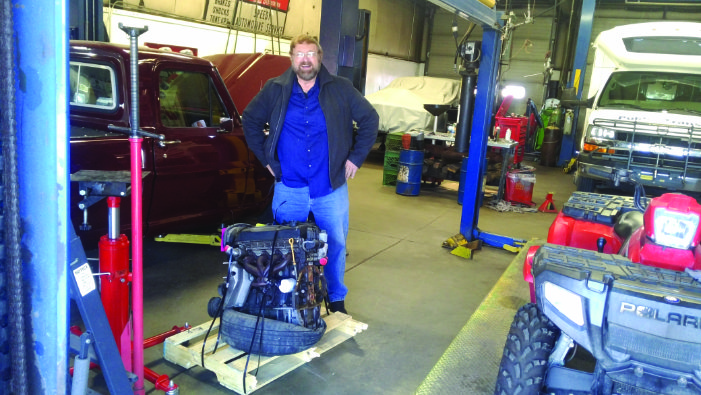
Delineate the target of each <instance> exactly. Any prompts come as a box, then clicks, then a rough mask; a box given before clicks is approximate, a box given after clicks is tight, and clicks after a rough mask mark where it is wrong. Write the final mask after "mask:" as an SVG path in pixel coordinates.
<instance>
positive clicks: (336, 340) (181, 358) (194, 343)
mask: <svg viewBox="0 0 701 395" xmlns="http://www.w3.org/2000/svg"><path fill="white" fill-rule="evenodd" d="M324 321H326V332H325V333H324V336H322V338H321V340H319V342H318V343H317V344H316V345H315V346H314V347H311V348H309V349H307V350H304V351H302V352H299V353H297V354H292V355H282V356H275V357H264V356H258V355H251V357H250V358H246V357H247V355H248V354H247V353H246V352H244V351H241V350H238V349H235V348H233V347H230V346H229V345H228V344H226V343H225V342H223V341H222V340H220V341H219V346H218V347H217V350H216V353H213V351H214V346H215V343H216V338H217V333H218V331H219V320H217V322H216V323H215V324H214V326H213V327H212V330H211V332H210V334H209V337H208V338H207V342H206V346H205V355H204V368H205V369H207V370H210V371H212V372H214V373H215V374H216V375H217V380H218V381H219V384H221V385H223V386H224V387H226V388H228V389H230V390H233V391H236V392H237V393H239V394H242V393H244V389H243V374H244V370H245V371H246V390H245V393H246V394H249V393H251V392H253V391H255V390H256V389H258V388H261V387H263V386H264V385H266V384H268V383H270V382H272V381H273V380H275V379H277V378H278V377H281V376H283V375H285V374H286V373H288V372H290V371H292V370H294V369H296V368H298V367H299V366H301V365H303V364H305V363H307V362H309V361H311V360H312V359H314V358H316V357H318V356H320V355H321V354H323V353H324V352H326V351H328V350H330V349H331V348H333V347H335V346H337V345H339V344H341V343H342V342H344V341H345V340H348V339H350V338H351V337H353V336H355V335H357V334H358V333H360V332H362V331H364V330H365V329H367V327H368V325H367V324H364V323H362V322H358V321H355V320H354V319H352V318H351V317H350V316H349V315H345V314H342V313H333V314H331V315H328V316H326V317H324ZM210 325H211V322H206V323H204V324H201V325H199V326H196V327H193V328H191V329H189V330H187V331H185V332H181V333H178V334H177V335H174V336H171V337H169V338H167V339H166V340H165V342H164V346H163V356H164V357H165V359H166V360H167V361H169V362H172V363H175V364H177V365H180V366H182V367H184V368H186V369H189V368H191V367H193V366H202V356H201V353H202V343H203V341H204V337H205V335H206V334H207V330H208V329H209V326H210ZM259 358H260V359H259ZM247 359H248V368H247V369H246V366H245V365H246V360H247ZM259 361H260V365H259ZM258 366H260V367H261V368H260V370H259V371H258V374H257V375H256V376H253V375H252V374H251V373H250V372H252V371H255V370H256V368H258Z"/></svg>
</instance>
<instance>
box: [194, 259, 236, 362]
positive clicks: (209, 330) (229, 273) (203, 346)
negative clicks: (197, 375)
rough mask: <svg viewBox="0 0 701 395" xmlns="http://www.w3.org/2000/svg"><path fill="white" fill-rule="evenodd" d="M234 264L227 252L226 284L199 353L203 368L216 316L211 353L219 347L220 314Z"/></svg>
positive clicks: (222, 311) (220, 331) (222, 310)
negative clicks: (214, 337) (217, 323)
mask: <svg viewBox="0 0 701 395" xmlns="http://www.w3.org/2000/svg"><path fill="white" fill-rule="evenodd" d="M233 264H234V254H229V266H228V270H227V272H226V283H225V284H226V286H225V287H224V290H223V291H222V297H221V301H220V302H219V306H217V312H216V314H214V318H212V323H211V324H209V328H208V329H207V333H205V335H204V340H203V341H202V352H201V353H200V363H201V364H202V367H203V368H204V367H205V366H204V350H205V347H206V346H207V338H208V337H209V334H210V333H211V332H212V328H213V327H214V323H215V322H217V318H219V331H218V332H217V340H216V343H214V351H212V354H214V353H216V352H217V348H218V347H219V339H220V338H221V333H222V330H221V327H222V314H223V313H224V302H225V301H226V293H227V291H228V290H229V280H230V279H231V269H232V266H233Z"/></svg>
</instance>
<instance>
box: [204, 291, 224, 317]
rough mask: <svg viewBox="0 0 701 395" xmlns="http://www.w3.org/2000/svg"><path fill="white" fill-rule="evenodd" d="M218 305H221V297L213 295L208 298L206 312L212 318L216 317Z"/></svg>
mask: <svg viewBox="0 0 701 395" xmlns="http://www.w3.org/2000/svg"><path fill="white" fill-rule="evenodd" d="M219 305H221V298H219V297H216V296H215V297H213V298H211V299H209V302H208V303H207V314H209V316H210V317H212V318H214V317H216V316H217V313H218V312H219Z"/></svg>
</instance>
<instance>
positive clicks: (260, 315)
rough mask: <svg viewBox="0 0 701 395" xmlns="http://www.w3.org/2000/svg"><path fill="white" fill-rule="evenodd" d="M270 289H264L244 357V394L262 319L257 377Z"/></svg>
mask: <svg viewBox="0 0 701 395" xmlns="http://www.w3.org/2000/svg"><path fill="white" fill-rule="evenodd" d="M269 289H270V287H269V286H267V287H265V290H264V291H263V297H262V298H261V303H260V309H259V311H258V317H257V318H256V326H255V327H254V328H253V336H251V345H250V347H248V354H247V355H246V364H245V365H244V367H243V375H242V377H243V393H244V394H245V393H246V373H248V363H249V362H250V360H251V352H253V345H254V344H255V343H256V333H258V324H259V323H260V322H261V319H262V325H261V326H260V337H259V344H258V350H259V352H258V364H257V365H256V376H257V375H258V368H260V350H262V349H263V333H264V332H265V316H264V309H265V302H266V299H267V297H268V290H269Z"/></svg>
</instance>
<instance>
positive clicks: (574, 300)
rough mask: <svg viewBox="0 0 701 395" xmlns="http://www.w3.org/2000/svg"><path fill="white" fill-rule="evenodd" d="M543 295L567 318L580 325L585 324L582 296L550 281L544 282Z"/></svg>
mask: <svg viewBox="0 0 701 395" xmlns="http://www.w3.org/2000/svg"><path fill="white" fill-rule="evenodd" d="M543 295H544V296H545V300H547V301H548V302H549V303H550V304H551V305H552V306H553V307H554V308H555V309H556V310H557V311H559V312H560V313H561V314H562V315H564V316H565V317H567V319H569V320H570V321H572V322H573V323H575V324H577V325H578V326H583V325H584V310H583V308H582V297H581V296H579V295H577V294H575V293H573V292H571V291H568V290H566V289H564V288H562V287H561V286H559V285H555V284H553V283H551V282H548V281H545V282H544V283H543Z"/></svg>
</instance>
